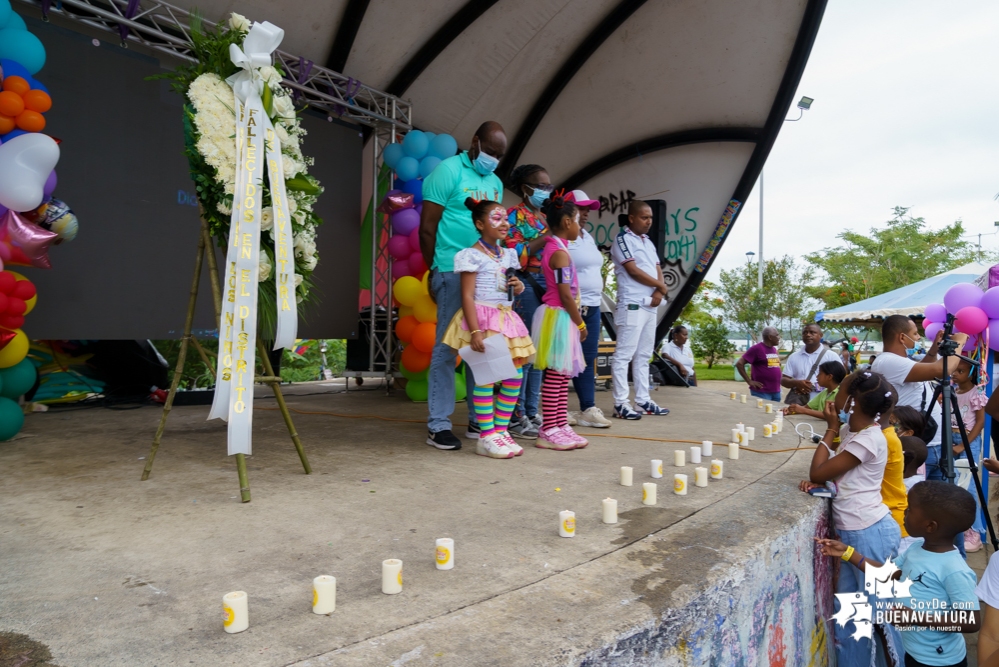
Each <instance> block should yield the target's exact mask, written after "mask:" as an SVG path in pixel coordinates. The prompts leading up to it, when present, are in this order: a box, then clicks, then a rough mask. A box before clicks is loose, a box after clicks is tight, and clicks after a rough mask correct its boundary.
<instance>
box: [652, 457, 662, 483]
mask: <svg viewBox="0 0 999 667" xmlns="http://www.w3.org/2000/svg"><path fill="white" fill-rule="evenodd" d="M662 476H663V462H662V460H661V459H652V477H653V478H655V479H659V478H660V477H662Z"/></svg>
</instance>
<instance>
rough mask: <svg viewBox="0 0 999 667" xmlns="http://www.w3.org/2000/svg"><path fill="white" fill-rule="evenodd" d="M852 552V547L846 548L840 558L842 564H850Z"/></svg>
mask: <svg viewBox="0 0 999 667" xmlns="http://www.w3.org/2000/svg"><path fill="white" fill-rule="evenodd" d="M853 551H854V549H853V547H847V548H846V551H844V552H843V555H842V556H840V558H842V559H843V562H845V563H849V562H850V559H851V558H853Z"/></svg>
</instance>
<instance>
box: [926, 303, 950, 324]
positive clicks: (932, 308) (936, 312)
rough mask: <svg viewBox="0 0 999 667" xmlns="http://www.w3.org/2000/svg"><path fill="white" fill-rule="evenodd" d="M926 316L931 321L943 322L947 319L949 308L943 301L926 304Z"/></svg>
mask: <svg viewBox="0 0 999 667" xmlns="http://www.w3.org/2000/svg"><path fill="white" fill-rule="evenodd" d="M924 317H926V319H928V320H929V321H931V322H943V321H944V320H946V319H947V308H946V306H944V305H943V304H942V303H931V304H930V305H928V306H926V314H925V315H924Z"/></svg>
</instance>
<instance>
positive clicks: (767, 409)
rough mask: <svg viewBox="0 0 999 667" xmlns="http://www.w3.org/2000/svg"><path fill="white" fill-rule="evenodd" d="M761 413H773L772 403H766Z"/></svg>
mask: <svg viewBox="0 0 999 667" xmlns="http://www.w3.org/2000/svg"><path fill="white" fill-rule="evenodd" d="M763 411H764V412H766V413H767V414H770V413H771V412H773V411H774V405H773V403H767V404H766V405H765V406H763Z"/></svg>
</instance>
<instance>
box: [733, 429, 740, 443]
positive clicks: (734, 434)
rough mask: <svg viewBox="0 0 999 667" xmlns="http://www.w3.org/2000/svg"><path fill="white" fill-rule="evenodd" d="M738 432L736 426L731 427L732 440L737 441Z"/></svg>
mask: <svg viewBox="0 0 999 667" xmlns="http://www.w3.org/2000/svg"><path fill="white" fill-rule="evenodd" d="M739 433H740V431H739V429H737V428H734V429H732V442H739Z"/></svg>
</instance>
